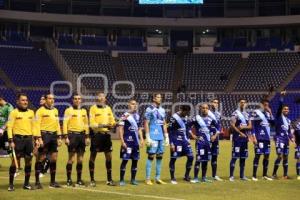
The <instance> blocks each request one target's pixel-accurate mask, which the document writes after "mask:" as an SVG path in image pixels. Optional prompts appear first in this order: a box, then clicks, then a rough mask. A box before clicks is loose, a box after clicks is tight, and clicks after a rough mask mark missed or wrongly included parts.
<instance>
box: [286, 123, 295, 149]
mask: <svg viewBox="0 0 300 200" xmlns="http://www.w3.org/2000/svg"><path fill="white" fill-rule="evenodd" d="M288 133H289V139H290V141H291V142H292V143H293V144H295V137H294V134H293V133H292V128H291V125H289V130H288Z"/></svg>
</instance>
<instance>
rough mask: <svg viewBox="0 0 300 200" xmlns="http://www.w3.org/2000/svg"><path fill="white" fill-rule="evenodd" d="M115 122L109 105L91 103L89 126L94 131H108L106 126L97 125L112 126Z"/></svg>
mask: <svg viewBox="0 0 300 200" xmlns="http://www.w3.org/2000/svg"><path fill="white" fill-rule="evenodd" d="M115 124H116V121H115V117H114V115H113V112H112V110H111V108H110V107H109V106H107V105H105V106H98V105H93V106H92V107H91V108H90V126H91V128H92V129H93V131H94V132H108V131H109V129H108V128H101V127H99V125H100V126H101V125H111V126H114V125H115Z"/></svg>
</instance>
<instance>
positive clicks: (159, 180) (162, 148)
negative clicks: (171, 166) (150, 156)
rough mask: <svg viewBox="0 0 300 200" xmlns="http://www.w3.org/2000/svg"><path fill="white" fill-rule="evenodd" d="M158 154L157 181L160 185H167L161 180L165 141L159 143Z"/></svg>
mask: <svg viewBox="0 0 300 200" xmlns="http://www.w3.org/2000/svg"><path fill="white" fill-rule="evenodd" d="M157 147H158V148H157V152H156V174H155V181H156V183H158V184H166V183H165V182H164V181H162V180H161V178H160V176H161V167H162V159H163V154H164V152H165V149H164V141H163V140H160V141H158V146H157Z"/></svg>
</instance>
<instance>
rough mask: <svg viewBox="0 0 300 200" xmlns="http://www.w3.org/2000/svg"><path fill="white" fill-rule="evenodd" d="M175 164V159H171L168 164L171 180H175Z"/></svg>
mask: <svg viewBox="0 0 300 200" xmlns="http://www.w3.org/2000/svg"><path fill="white" fill-rule="evenodd" d="M175 162H176V158H171V160H170V163H169V168H170V176H171V180H173V179H175Z"/></svg>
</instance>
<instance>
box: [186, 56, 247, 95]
mask: <svg viewBox="0 0 300 200" xmlns="http://www.w3.org/2000/svg"><path fill="white" fill-rule="evenodd" d="M240 59H241V55H240V54H188V55H186V56H185V57H184V78H183V84H185V85H186V87H187V90H202V91H207V90H210V91H217V90H219V91H222V90H224V89H225V87H226V84H227V83H228V81H229V80H228V79H229V78H230V75H231V74H232V72H233V70H234V69H235V67H236V65H237V64H238V62H239V61H240Z"/></svg>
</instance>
